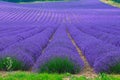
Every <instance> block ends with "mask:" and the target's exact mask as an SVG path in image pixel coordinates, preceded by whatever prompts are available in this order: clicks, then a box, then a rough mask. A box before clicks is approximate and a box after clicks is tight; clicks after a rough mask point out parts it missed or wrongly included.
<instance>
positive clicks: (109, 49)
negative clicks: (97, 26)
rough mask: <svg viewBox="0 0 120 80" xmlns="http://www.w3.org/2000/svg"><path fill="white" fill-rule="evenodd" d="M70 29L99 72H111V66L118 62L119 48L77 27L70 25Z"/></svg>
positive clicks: (89, 60) (90, 62)
mask: <svg viewBox="0 0 120 80" xmlns="http://www.w3.org/2000/svg"><path fill="white" fill-rule="evenodd" d="M68 29H69V32H70V34H71V36H72V38H73V39H74V40H75V41H76V44H77V45H78V47H79V48H80V49H81V51H82V52H83V54H84V55H85V57H86V58H87V61H88V62H89V64H90V65H91V66H92V67H93V68H94V69H95V71H96V72H97V73H99V72H108V73H109V72H110V67H111V66H114V65H116V64H118V62H119V60H120V56H118V55H119V49H118V48H117V47H114V46H113V45H111V44H107V43H105V42H103V41H101V40H99V39H96V38H95V37H93V36H89V35H87V34H85V33H83V32H81V31H79V30H78V29H76V28H75V27H69V28H68ZM78 34H79V35H78ZM112 53H115V54H112ZM116 55H117V56H116ZM106 57H107V58H106ZM114 59H115V60H114ZM116 59H117V60H116ZM108 60H109V61H108ZM113 62H114V63H113Z"/></svg>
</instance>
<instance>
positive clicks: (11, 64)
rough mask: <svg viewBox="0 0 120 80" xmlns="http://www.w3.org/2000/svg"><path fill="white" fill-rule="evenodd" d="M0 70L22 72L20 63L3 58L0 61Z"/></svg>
mask: <svg viewBox="0 0 120 80" xmlns="http://www.w3.org/2000/svg"><path fill="white" fill-rule="evenodd" d="M0 70H2V71H13V70H22V63H21V62H20V61H18V60H17V59H14V58H11V57H5V58H2V59H0Z"/></svg>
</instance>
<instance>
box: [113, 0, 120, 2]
mask: <svg viewBox="0 0 120 80" xmlns="http://www.w3.org/2000/svg"><path fill="white" fill-rule="evenodd" d="M112 1H114V2H118V3H120V0H112Z"/></svg>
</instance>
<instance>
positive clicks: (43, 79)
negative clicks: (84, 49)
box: [0, 72, 70, 80]
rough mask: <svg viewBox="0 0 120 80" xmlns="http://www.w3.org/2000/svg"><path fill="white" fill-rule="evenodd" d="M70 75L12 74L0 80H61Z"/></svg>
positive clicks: (1, 77)
mask: <svg viewBox="0 0 120 80" xmlns="http://www.w3.org/2000/svg"><path fill="white" fill-rule="evenodd" d="M67 76H70V74H69V75H68V74H47V73H43V74H36V73H29V72H12V73H7V74H6V75H5V76H0V80H63V78H65V77H67Z"/></svg>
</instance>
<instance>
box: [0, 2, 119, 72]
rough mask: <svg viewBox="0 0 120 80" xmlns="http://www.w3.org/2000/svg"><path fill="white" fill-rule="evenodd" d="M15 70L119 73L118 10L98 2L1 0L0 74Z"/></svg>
mask: <svg viewBox="0 0 120 80" xmlns="http://www.w3.org/2000/svg"><path fill="white" fill-rule="evenodd" d="M54 60H56V61H54ZM49 63H51V64H49ZM59 63H60V64H59ZM62 64H63V65H62ZM51 66H52V68H51ZM61 68H62V69H61ZM17 70H22V71H32V72H38V73H41V72H44V71H45V72H46V71H47V72H50V73H51V72H55V73H56V72H58V73H64V72H69V73H73V74H76V73H81V74H84V72H86V71H87V70H88V71H89V70H90V71H89V72H91V73H94V74H98V73H117V74H120V9H119V8H116V7H112V6H110V5H107V4H104V3H102V2H100V1H99V0H80V1H70V2H63V1H62V2H40V3H25V4H18V3H10V2H3V1H1V2H0V71H17ZM56 70H57V71H56Z"/></svg>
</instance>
